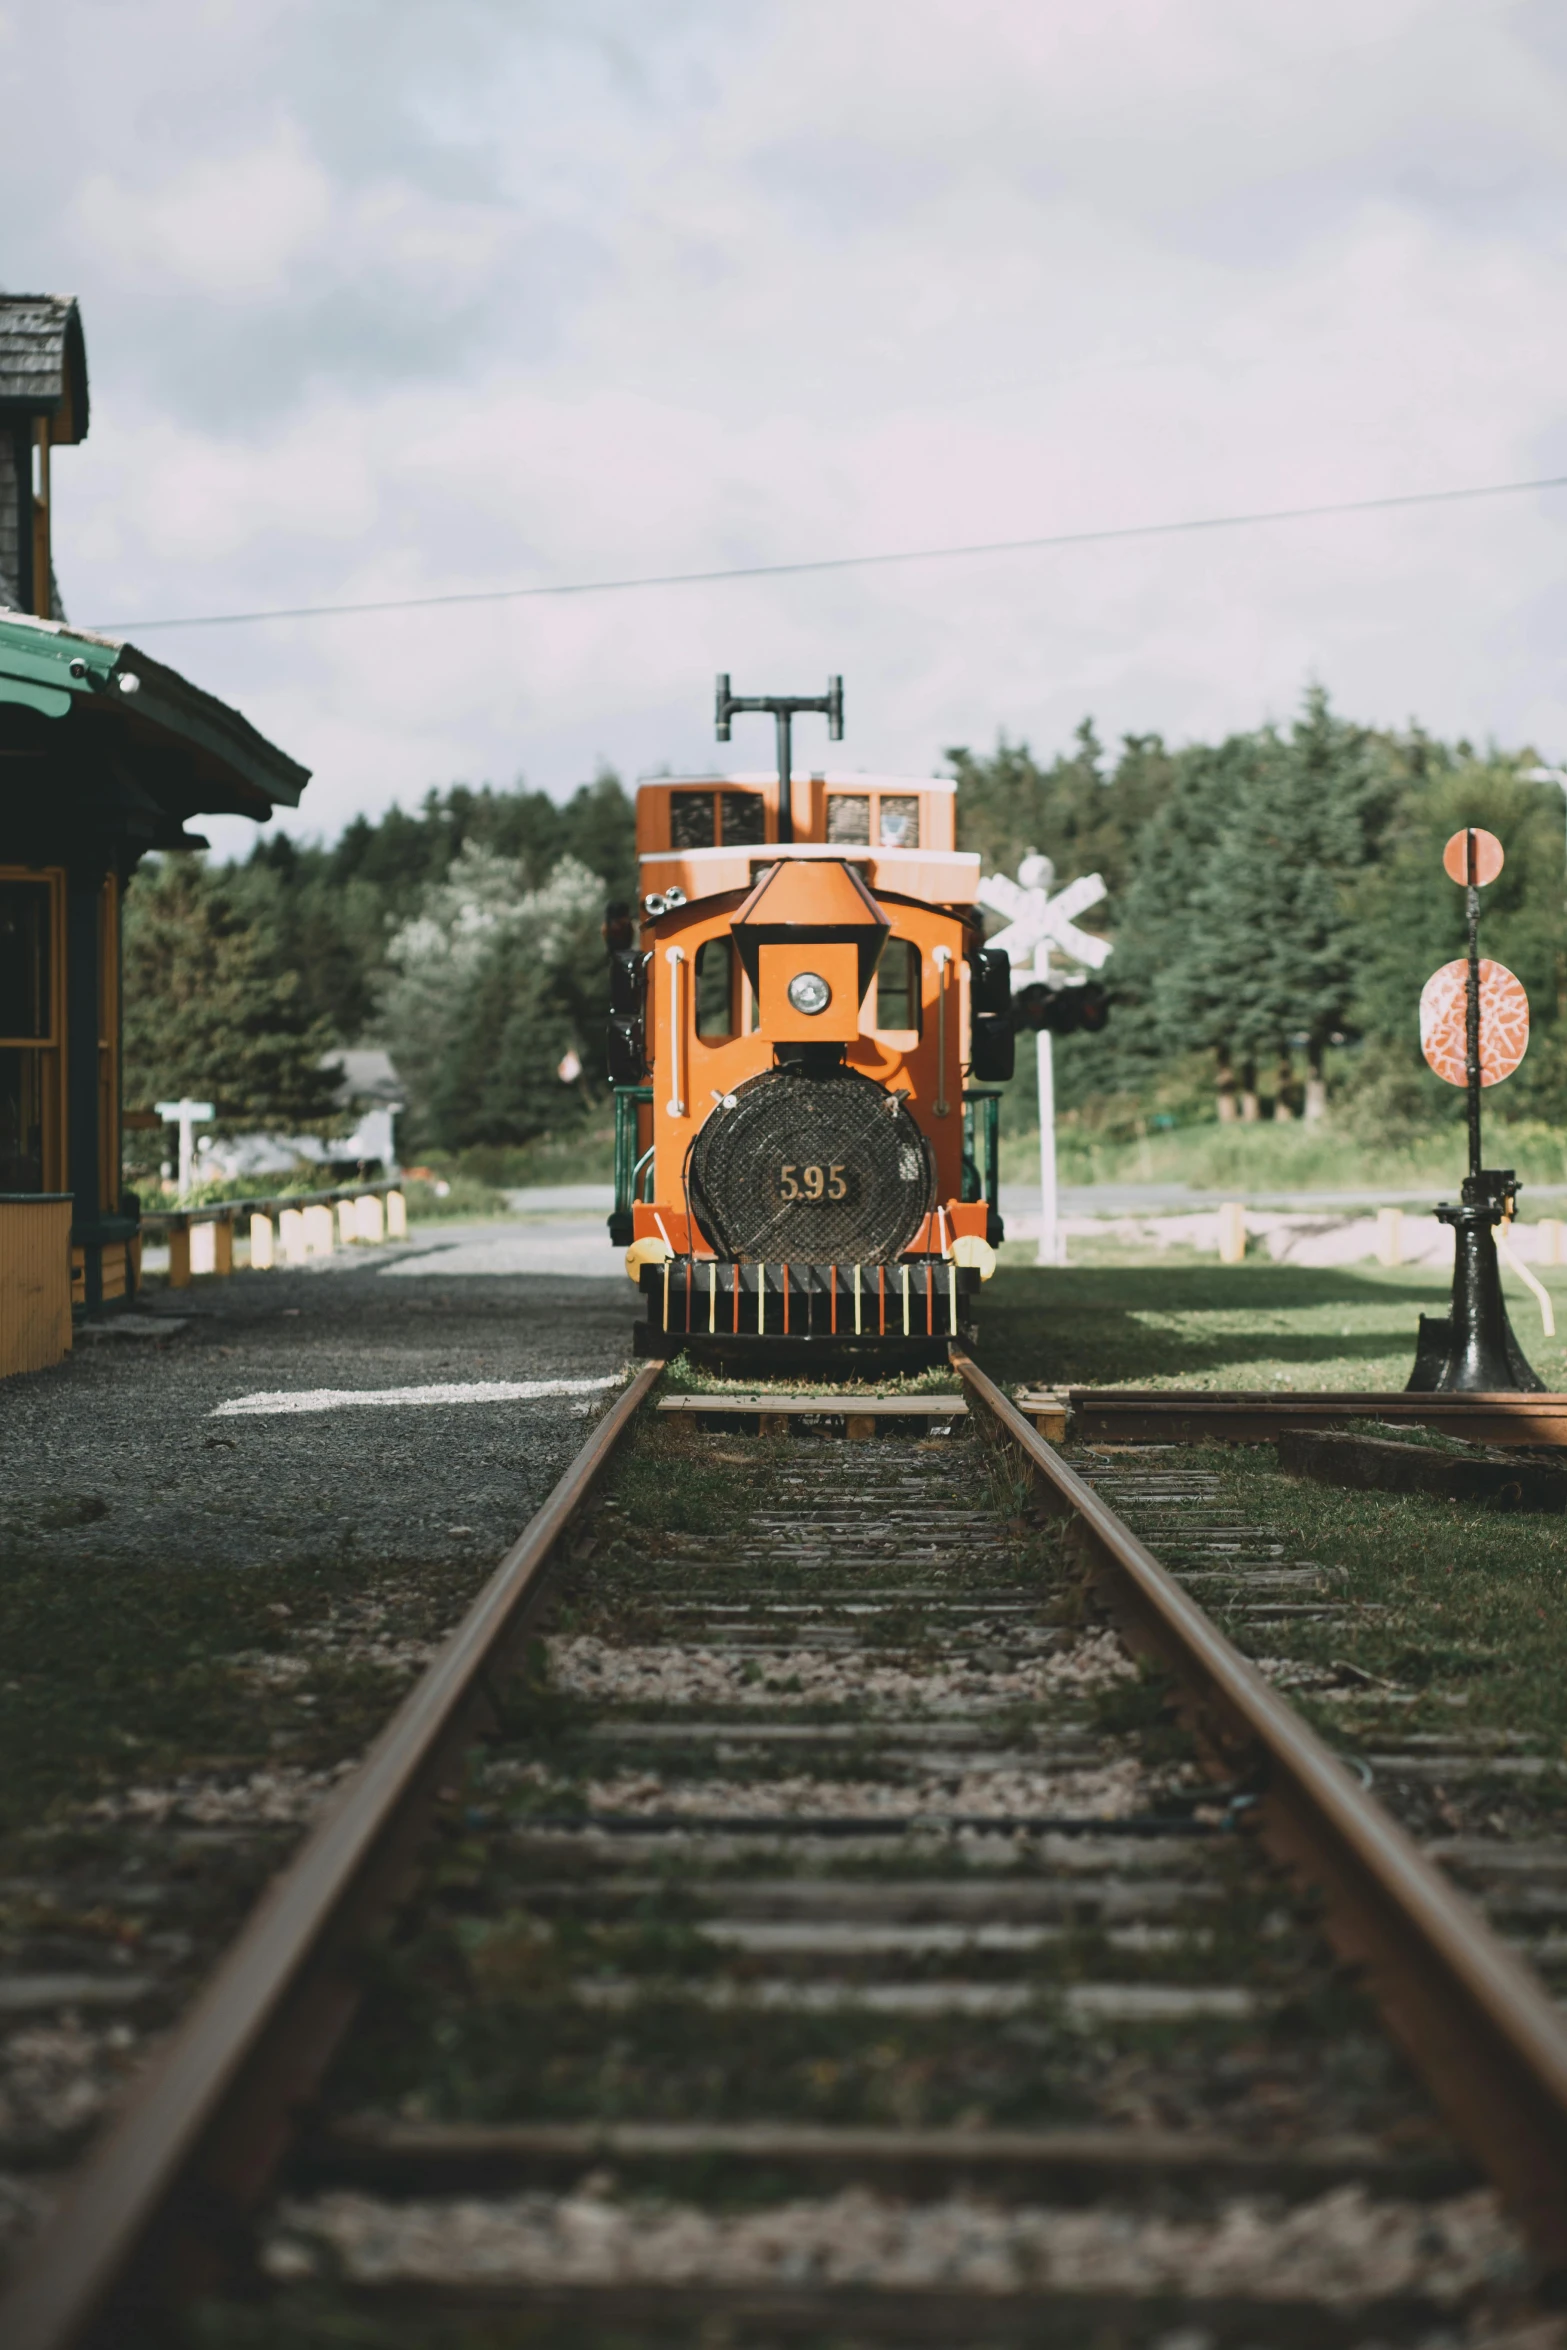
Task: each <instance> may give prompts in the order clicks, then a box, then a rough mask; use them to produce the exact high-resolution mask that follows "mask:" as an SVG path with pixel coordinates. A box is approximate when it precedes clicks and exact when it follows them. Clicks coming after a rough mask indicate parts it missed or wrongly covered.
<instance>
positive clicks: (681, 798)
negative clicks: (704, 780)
mask: <svg viewBox="0 0 1567 2350" xmlns="http://www.w3.org/2000/svg"><path fill="white" fill-rule="evenodd" d="M713 797H714V795H713V794H712V793H711V792H710V791H672V792H671V793H670V795H669V845H670V847H671V848H672V849H710V848H712V847H713V846H714V844H715V842H716V840H717V838H718V834H717V831H716V819H715V814H714V808H713Z"/></svg>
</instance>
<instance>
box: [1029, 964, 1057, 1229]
mask: <svg viewBox="0 0 1567 2350" xmlns="http://www.w3.org/2000/svg"><path fill="white" fill-rule="evenodd" d="M1034 977H1035V978H1036V979H1044V980H1048V979H1049V977H1050V948H1049V945H1048V943H1047V942H1046V941H1045V940H1044V939H1041V940H1040V942H1039V944H1038V946H1037V947H1035V949H1034ZM1053 1041H1054V1040H1053V1039H1052V1037H1051V1034H1050V1031H1049V1029H1048V1028H1041V1029H1040V1031H1039V1033H1038V1035H1037V1036H1036V1037H1035V1039H1034V1050H1035V1052H1036V1054H1037V1056H1038V1060H1039V1253H1038V1255H1037V1257H1036V1258H1035V1260H1034V1261H1035V1263H1036V1264H1040V1265H1059V1264H1060V1263H1061V1262H1062V1253H1061V1226H1060V1219H1059V1214H1058V1210H1057V1203H1056V1071H1055V1061H1054V1059H1053V1057H1052V1054H1051V1049H1050V1048H1051V1045H1052V1042H1053Z"/></svg>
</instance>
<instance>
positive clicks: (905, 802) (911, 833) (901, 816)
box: [880, 792, 920, 849]
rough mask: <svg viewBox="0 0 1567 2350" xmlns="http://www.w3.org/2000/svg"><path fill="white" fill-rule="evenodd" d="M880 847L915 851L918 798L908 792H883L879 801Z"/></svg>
mask: <svg viewBox="0 0 1567 2350" xmlns="http://www.w3.org/2000/svg"><path fill="white" fill-rule="evenodd" d="M880 834H881V845H882V847H883V848H884V849H917V848H918V847H919V845H920V804H919V799H918V796H917V795H916V794H915V793H913V792H910V793H908V794H907V796H905V795H903V794H902V793H898V794H893V793H889V792H883V794H882V800H881V826H880Z"/></svg>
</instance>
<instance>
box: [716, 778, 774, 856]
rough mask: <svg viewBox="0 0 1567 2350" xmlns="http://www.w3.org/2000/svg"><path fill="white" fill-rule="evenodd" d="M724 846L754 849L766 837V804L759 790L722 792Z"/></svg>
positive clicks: (727, 847)
mask: <svg viewBox="0 0 1567 2350" xmlns="http://www.w3.org/2000/svg"><path fill="white" fill-rule="evenodd" d="M720 796H721V798H722V800H723V814H724V846H725V848H726V849H754V848H756V847H758V846H759V845H760V844H761V842H763V841H764V840H765V839H766V838H767V804H766V802H765V801H764V799H763V798H762V795H761V793H760V792H759V791H726V792H724V793H722V794H721V795H720Z"/></svg>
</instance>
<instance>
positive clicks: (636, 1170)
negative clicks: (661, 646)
mask: <svg viewBox="0 0 1567 2350" xmlns="http://www.w3.org/2000/svg"><path fill="white" fill-rule="evenodd" d="M726 682H727V681H721V692H722V690H723V687H724V685H725V684H726ZM767 706H768V707H771V706H772V705H770V704H769V705H767ZM794 706H795V707H798V706H799V705H798V704H796V705H794ZM815 706H822V705H815ZM783 731H784V730H783V729H782V728H781V729H780V732H781V733H782V732H783ZM955 792H956V786H955V784H954V783H952V782H951V781H950V780H948V779H945V778H939V777H938V778H932V777H919V778H913V779H910V778H904V777H894V776H867V775H853V774H844V775H838V774H830V773H827V772H825V771H819V772H817V773H814V774H809V775H794V774H793V773H790V774H789V775H788V780H787V783H785V782H784V781H783V780H782V779H781V777H776V776H775V777H769V776H762V775H745V774H742V775H732V776H725V777H722V778H702V779H698V778H691V779H689V780H687V779H663V778H661V779H659V780H658V781H656V782H650V783H644V784H643V785H642V786H641V787H640V789H639V791H638V794H637V851H638V864H639V883H640V891H641V902H640V907H639V909H638V911H639V913H640V924H639V936H638V937H637V938H636V940H635V943H633V942H632V940H631V938H630V936H629V932H630V928H631V925H630V921H629V919H628V918H626V916H625V912H624V910H623V909H616V910H614V914H612V922H611V926H610V936H611V944H612V959H613V974H612V1007H611V1026H610V1075H611V1079H612V1081H613V1083H614V1086H615V1103H616V1204H615V1212H614V1215H613V1216H612V1218H611V1222H610V1230H611V1234H612V1237H613V1238H614V1239H615V1240H616V1241H617V1242H619V1243H621V1244H622V1245H625V1246H626V1247H627V1270H628V1271H629V1272H630V1273H631V1274H632V1275H633V1277H634V1278H635V1279H636V1280H637V1281H638V1283H639V1285H640V1287H641V1289H642V1292H643V1294H644V1297H645V1299H646V1304H647V1319H646V1321H645V1323H643V1324H641V1325H639V1327H638V1329H637V1333H636V1342H637V1349H638V1351H639V1352H641V1353H657V1354H663V1353H672V1352H676V1351H679V1350H681V1349H685V1350H686V1351H688V1352H690V1353H691V1354H693V1355H694V1356H695V1357H697V1358H698V1359H702V1360H705V1361H707V1362H708V1363H710V1364H712V1365H713V1366H714V1367H715V1368H723V1369H728V1370H733V1371H737V1372H741V1373H742V1374H743V1373H745V1372H751V1373H753V1374H754V1373H756V1372H759V1371H761V1370H763V1369H770V1370H776V1369H779V1368H782V1367H785V1366H793V1368H794V1370H795V1372H796V1375H800V1376H806V1375H814V1374H816V1373H817V1372H824V1373H826V1374H828V1375H834V1374H838V1375H859V1374H866V1373H868V1374H869V1375H872V1376H875V1375H877V1374H879V1373H881V1372H884V1371H886V1370H890V1369H908V1368H914V1367H916V1366H923V1365H925V1364H928V1363H930V1362H935V1361H941V1360H943V1359H944V1358H945V1354H946V1350H947V1347H948V1345H949V1343H950V1342H951V1341H952V1340H953V1339H955V1338H956V1339H968V1338H971V1337H972V1335H973V1328H972V1310H973V1300H974V1295H975V1292H976V1291H977V1289H978V1286H979V1283H980V1281H981V1278H982V1277H985V1276H988V1272H989V1270H990V1269H991V1267H992V1266H993V1264H994V1247H995V1243H996V1242H997V1241H998V1240H999V1239H1000V1237H1001V1220H1000V1215H999V1212H998V1208H997V1198H996V1190H997V1184H996V1178H997V1167H996V1108H997V1100H998V1097H997V1095H996V1093H995V1091H994V1090H993V1087H994V1083H995V1081H996V1080H999V1079H1001V1078H1004V1077H1006V1076H1009V1075H1010V1074H1011V1022H1010V1017H1009V1016H1008V1017H1006V1018H1005V1019H998V1018H997V1016H996V1013H995V1011H994V1010H993V1009H992V1006H993V1005H995V1004H999V1005H1000V1006H1002V1007H1007V1006H1008V1005H1009V980H1008V975H1007V973H1006V971H1005V968H1004V965H1005V957H1000V958H998V957H995V956H987V955H986V954H985V952H984V950H983V947H982V932H981V928H980V923H979V916H978V910H977V904H976V891H977V887H978V882H979V862H980V861H979V858H978V857H977V856H975V855H973V854H970V853H966V852H963V851H960V850H958V849H957V847H956V846H955V838H954V830H955V827H954V798H955ZM617 918H618V919H619V922H620V929H619V935H618V937H617V935H616V930H615V924H616V920H617ZM998 963H999V964H1000V965H1001V966H1002V968H1001V969H1000V970H999V971H998V970H997V969H996V968H995V966H996V965H997V964H998ZM998 982H999V993H998ZM1003 1028H1004V1031H1005V1033H1004V1036H1002V1035H1001V1034H999V1033H998V1030H1000V1029H1003ZM987 1079H988V1080H989V1081H991V1086H992V1090H988V1091H987V1090H986V1087H985V1084H984V1082H983V1081H984V1080H987ZM976 1080H979V1081H980V1082H976Z"/></svg>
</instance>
